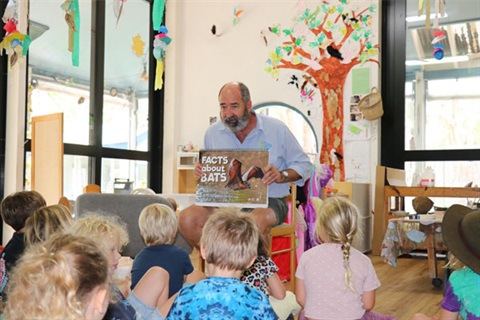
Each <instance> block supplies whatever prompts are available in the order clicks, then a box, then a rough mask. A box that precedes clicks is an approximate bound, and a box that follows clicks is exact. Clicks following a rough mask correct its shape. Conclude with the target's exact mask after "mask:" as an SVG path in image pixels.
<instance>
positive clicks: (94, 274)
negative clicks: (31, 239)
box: [4, 234, 111, 320]
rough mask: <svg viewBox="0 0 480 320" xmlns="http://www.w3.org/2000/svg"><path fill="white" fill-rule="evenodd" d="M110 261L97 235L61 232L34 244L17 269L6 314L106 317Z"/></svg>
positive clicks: (97, 319) (11, 318)
mask: <svg viewBox="0 0 480 320" xmlns="http://www.w3.org/2000/svg"><path fill="white" fill-rule="evenodd" d="M109 279H110V276H109V272H108V261H107V259H106V257H105V255H104V254H103V252H102V251H101V250H100V249H99V248H98V247H97V246H96V245H95V243H94V242H93V241H91V240H90V239H88V238H85V237H79V236H74V235H67V234H56V235H53V236H52V237H51V238H49V239H48V240H47V241H46V242H42V243H38V244H35V245H32V246H30V247H29V248H27V250H26V251H25V252H24V254H23V256H22V258H20V260H19V261H18V264H17V265H16V266H15V268H14V269H13V271H12V274H11V279H10V281H9V284H8V286H7V293H8V300H7V304H6V308H5V312H4V316H5V319H9V320H17V319H18V320H23V319H89V320H90V319H91V320H100V319H102V318H103V315H104V314H105V311H106V309H107V305H108V298H109V296H110V288H111V284H110V282H109Z"/></svg>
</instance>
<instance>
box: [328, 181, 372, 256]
mask: <svg viewBox="0 0 480 320" xmlns="http://www.w3.org/2000/svg"><path fill="white" fill-rule="evenodd" d="M334 189H335V190H336V191H337V194H338V195H341V194H343V195H346V196H347V197H348V199H349V200H350V201H352V203H353V204H354V205H355V206H356V207H357V208H358V211H359V213H360V217H359V221H358V225H359V233H358V235H357V237H356V239H355V241H354V242H353V244H352V246H353V247H354V248H356V249H358V250H360V251H361V252H364V253H365V252H368V251H370V250H372V234H373V233H372V231H373V221H372V220H373V218H372V213H371V210H370V184H369V183H352V182H340V181H337V182H335V185H334Z"/></svg>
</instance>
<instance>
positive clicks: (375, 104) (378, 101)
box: [358, 87, 383, 120]
mask: <svg viewBox="0 0 480 320" xmlns="http://www.w3.org/2000/svg"><path fill="white" fill-rule="evenodd" d="M358 108H359V109H360V111H362V113H363V117H364V118H365V119H367V120H375V119H378V118H380V117H381V116H383V104H382V96H381V95H380V93H378V89H377V87H373V88H372V91H371V93H369V94H367V95H366V96H365V97H363V98H362V99H361V100H360V102H358Z"/></svg>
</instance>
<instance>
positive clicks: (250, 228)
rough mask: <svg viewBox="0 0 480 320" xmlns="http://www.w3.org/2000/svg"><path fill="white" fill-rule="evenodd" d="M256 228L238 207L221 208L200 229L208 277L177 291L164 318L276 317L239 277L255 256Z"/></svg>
mask: <svg viewBox="0 0 480 320" xmlns="http://www.w3.org/2000/svg"><path fill="white" fill-rule="evenodd" d="M259 236H260V235H259V231H258V228H257V226H256V224H255V221H254V220H253V219H252V217H251V216H249V215H248V214H245V213H241V212H240V209H239V208H221V209H217V210H216V211H215V213H214V214H213V215H212V216H210V218H209V219H208V220H207V222H206V224H205V226H204V227H203V230H202V236H201V240H200V253H201V256H202V258H203V259H205V262H206V271H207V272H206V273H207V278H206V279H204V280H201V281H199V282H197V283H195V284H192V285H190V286H187V287H184V288H182V289H181V290H180V292H179V294H178V296H177V298H176V299H175V301H174V302H173V305H172V308H171V309H170V312H169V314H168V316H167V319H174V320H182V319H211V320H216V319H222V320H224V319H264V320H269V319H277V316H276V315H275V312H274V311H273V309H272V307H271V306H270V304H269V302H268V298H267V296H266V295H264V294H263V293H262V292H260V291H259V290H254V289H252V288H251V287H249V286H247V285H246V284H244V283H242V282H241V281H240V280H239V278H240V276H241V275H242V273H243V271H244V270H245V269H246V268H248V267H249V266H250V265H251V264H252V263H253V261H254V260H255V258H256V255H257V245H258V238H259Z"/></svg>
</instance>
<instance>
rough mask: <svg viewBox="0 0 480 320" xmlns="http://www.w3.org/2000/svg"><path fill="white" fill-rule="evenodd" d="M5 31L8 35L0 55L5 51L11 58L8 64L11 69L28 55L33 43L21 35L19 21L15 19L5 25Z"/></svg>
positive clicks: (1, 44)
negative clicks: (21, 58)
mask: <svg viewBox="0 0 480 320" xmlns="http://www.w3.org/2000/svg"><path fill="white" fill-rule="evenodd" d="M3 29H4V30H5V31H6V33H5V36H4V37H3V40H2V42H0V55H1V54H2V53H3V50H5V52H6V53H7V54H8V55H9V56H10V59H9V60H8V62H9V64H10V68H11V67H13V66H14V65H15V64H16V63H17V61H18V58H19V57H23V56H25V55H26V54H27V51H28V47H29V46H30V43H31V42H32V41H31V40H30V37H29V36H28V35H26V34H23V33H20V32H19V31H18V30H17V20H15V19H13V18H12V19H10V20H8V21H7V23H5V25H4V26H3Z"/></svg>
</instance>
